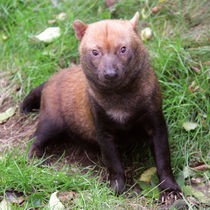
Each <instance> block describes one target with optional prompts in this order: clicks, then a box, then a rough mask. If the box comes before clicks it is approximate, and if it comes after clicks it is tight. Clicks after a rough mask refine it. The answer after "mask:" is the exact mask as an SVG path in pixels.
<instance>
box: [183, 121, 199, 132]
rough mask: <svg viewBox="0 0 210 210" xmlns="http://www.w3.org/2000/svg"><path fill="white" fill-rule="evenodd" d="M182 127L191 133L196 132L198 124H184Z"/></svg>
mask: <svg viewBox="0 0 210 210" xmlns="http://www.w3.org/2000/svg"><path fill="white" fill-rule="evenodd" d="M182 126H183V128H184V129H185V130H186V131H190V130H194V129H195V128H196V127H197V126H198V124H197V123H194V122H184V123H183V124H182Z"/></svg>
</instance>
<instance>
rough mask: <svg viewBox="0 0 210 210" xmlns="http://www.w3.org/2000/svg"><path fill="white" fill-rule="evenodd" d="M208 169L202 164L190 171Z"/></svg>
mask: <svg viewBox="0 0 210 210" xmlns="http://www.w3.org/2000/svg"><path fill="white" fill-rule="evenodd" d="M208 168H210V167H209V166H207V165H206V164H204V163H203V164H200V165H197V166H195V167H193V168H192V169H193V170H197V171H206V170H207V169H208Z"/></svg>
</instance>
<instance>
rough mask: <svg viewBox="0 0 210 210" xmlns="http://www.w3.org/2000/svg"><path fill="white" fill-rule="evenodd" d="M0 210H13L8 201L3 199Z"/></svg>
mask: <svg viewBox="0 0 210 210" xmlns="http://www.w3.org/2000/svg"><path fill="white" fill-rule="evenodd" d="M0 210H11V207H10V203H9V202H8V200H7V199H3V200H2V201H1V203H0Z"/></svg>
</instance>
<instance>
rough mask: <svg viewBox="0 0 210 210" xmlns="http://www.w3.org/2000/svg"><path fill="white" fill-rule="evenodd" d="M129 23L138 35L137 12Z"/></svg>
mask: <svg viewBox="0 0 210 210" xmlns="http://www.w3.org/2000/svg"><path fill="white" fill-rule="evenodd" d="M130 23H131V24H132V26H133V30H134V31H135V32H136V33H138V24H139V12H136V14H135V15H134V16H133V17H132V18H131V19H130Z"/></svg>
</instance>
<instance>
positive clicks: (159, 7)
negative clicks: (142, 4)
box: [152, 5, 163, 14]
mask: <svg viewBox="0 0 210 210" xmlns="http://www.w3.org/2000/svg"><path fill="white" fill-rule="evenodd" d="M162 8H163V6H162V5H160V6H155V7H153V8H152V13H153V14H156V13H158V12H159V11H160V10H161V9H162Z"/></svg>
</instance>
